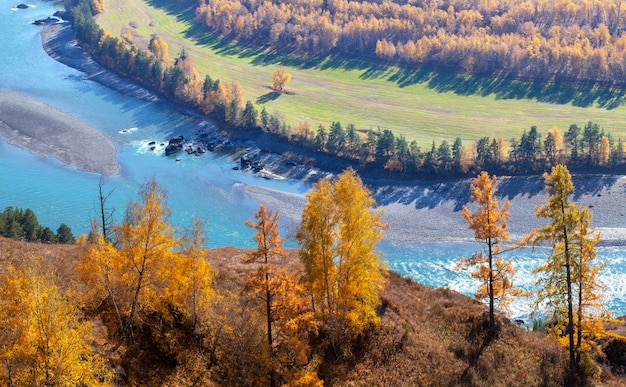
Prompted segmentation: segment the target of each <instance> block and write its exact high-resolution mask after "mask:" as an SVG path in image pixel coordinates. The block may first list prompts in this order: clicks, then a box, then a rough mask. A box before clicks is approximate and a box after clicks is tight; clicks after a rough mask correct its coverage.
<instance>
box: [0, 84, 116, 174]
mask: <svg viewBox="0 0 626 387" xmlns="http://www.w3.org/2000/svg"><path fill="white" fill-rule="evenodd" d="M0 136H2V137H3V138H4V139H5V140H6V141H7V142H8V143H9V144H12V145H16V146H19V147H21V148H24V149H26V150H28V151H29V152H31V153H35V154H38V155H42V156H46V157H54V158H56V159H58V160H60V161H62V162H63V163H64V164H66V165H70V166H74V167H76V168H78V169H80V170H83V171H87V172H93V173H99V174H102V175H117V174H118V173H119V166H118V164H117V160H116V157H115V155H116V151H115V146H114V145H113V143H112V142H111V141H110V140H109V139H108V138H107V137H106V136H104V135H103V134H102V133H100V132H99V131H97V130H96V129H95V128H93V127H91V126H89V125H87V124H86V123H84V122H82V121H80V120H78V119H76V118H74V117H72V116H70V115H69V114H67V113H64V112H62V111H60V110H58V109H55V108H53V107H51V106H49V105H46V104H44V103H42V102H38V101H35V100H33V99H30V98H28V97H25V96H23V95H21V94H17V93H13V92H7V91H0Z"/></svg>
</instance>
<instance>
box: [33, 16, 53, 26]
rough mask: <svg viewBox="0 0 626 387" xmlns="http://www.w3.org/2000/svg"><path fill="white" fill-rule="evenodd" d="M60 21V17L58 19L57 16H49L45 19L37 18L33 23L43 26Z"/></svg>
mask: <svg viewBox="0 0 626 387" xmlns="http://www.w3.org/2000/svg"><path fill="white" fill-rule="evenodd" d="M58 21H59V19H57V18H55V17H50V16H48V17H47V18H45V19H39V20H35V21H34V22H33V24H34V25H36V26H43V25H46V24H56V23H57V22H58Z"/></svg>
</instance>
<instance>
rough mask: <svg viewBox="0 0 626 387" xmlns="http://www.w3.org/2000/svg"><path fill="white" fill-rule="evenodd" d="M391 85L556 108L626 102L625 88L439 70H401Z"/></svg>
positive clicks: (615, 104)
mask: <svg viewBox="0 0 626 387" xmlns="http://www.w3.org/2000/svg"><path fill="white" fill-rule="evenodd" d="M388 80H389V81H391V82H395V83H397V84H398V86H400V87H407V86H411V85H415V84H425V85H426V86H427V87H428V88H430V89H432V90H435V91H437V92H439V93H447V92H451V93H455V94H457V95H463V96H468V95H480V96H488V95H494V96H495V97H496V99H502V100H506V99H530V100H535V101H537V102H545V103H553V104H572V105H573V106H577V107H591V106H597V107H600V108H603V109H607V110H611V109H615V108H618V107H619V106H621V105H623V104H624V103H625V102H626V98H625V93H626V90H625V89H624V88H622V87H617V86H613V85H610V84H603V83H599V82H582V81H569V80H563V79H558V78H555V77H553V78H552V79H547V80H535V81H530V80H523V79H518V78H514V77H511V76H508V75H507V74H499V75H497V76H480V75H467V74H460V73H456V72H454V71H450V70H448V71H446V70H441V69H436V68H429V67H424V66H422V67H419V68H408V67H402V68H398V69H397V71H396V72H395V73H394V74H392V75H391V76H389V78H388Z"/></svg>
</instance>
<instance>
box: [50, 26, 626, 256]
mask: <svg viewBox="0 0 626 387" xmlns="http://www.w3.org/2000/svg"><path fill="white" fill-rule="evenodd" d="M42 41H43V44H44V48H45V49H46V51H47V52H48V53H49V54H50V55H51V56H52V57H53V58H55V59H57V60H59V61H60V62H62V63H65V64H66V65H69V66H72V67H75V68H78V69H80V70H82V71H85V72H86V77H87V78H90V79H93V80H95V81H97V82H99V83H101V84H103V85H105V86H108V87H111V88H113V89H115V90H117V91H118V92H120V93H124V94H127V95H130V96H136V97H137V98H143V99H146V98H147V99H151V98H154V99H155V100H156V99H158V98H159V97H158V96H157V95H155V94H153V93H151V92H149V91H148V90H146V89H144V88H143V87H140V86H138V85H136V84H134V83H132V82H130V81H128V80H126V79H123V78H121V77H119V76H117V75H116V74H114V73H113V72H112V71H109V70H106V69H104V68H102V67H101V66H99V65H98V64H97V63H95V62H94V61H93V60H92V59H91V58H89V56H88V55H87V54H85V53H84V52H83V51H82V50H81V49H80V47H78V46H77V45H76V44H74V43H72V36H71V29H69V28H68V27H67V26H62V27H61V26H47V27H44V29H43V31H42ZM211 126H212V127H213V129H212V130H215V131H216V132H218V133H219V129H217V128H215V125H211ZM262 140H263V139H262ZM265 140H267V139H265ZM239 145H241V146H243V147H245V148H248V151H247V152H248V153H250V154H259V157H260V162H261V163H262V164H263V166H264V168H263V169H262V170H261V171H260V172H259V173H258V175H259V176H261V177H266V178H294V179H300V180H307V181H315V180H316V179H318V178H319V177H325V176H332V174H331V173H327V172H323V171H320V170H317V169H315V168H311V167H308V166H306V165H302V164H296V165H293V164H292V163H286V162H285V158H284V157H283V156H281V155H278V154H273V153H268V152H261V149H262V147H263V143H262V142H261V143H259V142H255V141H245V140H242V141H241V142H240V144H239ZM273 146H276V144H274V145H273ZM233 164H234V165H235V166H236V165H237V160H236V159H233ZM366 183H367V184H368V186H369V187H370V189H372V191H373V194H374V197H375V198H376V200H377V203H378V204H379V205H380V206H381V207H383V208H384V209H385V220H386V221H388V222H389V223H390V226H391V227H390V228H389V229H388V230H387V231H386V239H388V240H390V241H403V242H405V241H408V242H441V241H442V242H448V241H450V242H454V241H471V240H473V233H472V232H471V231H469V230H468V228H467V223H466V222H465V220H464V218H463V216H462V214H461V208H462V207H463V205H468V204H469V185H470V180H469V179H462V180H454V181H443V182H441V181H412V182H410V183H405V184H403V183H400V182H395V181H383V180H375V179H372V180H366ZM574 183H575V185H576V194H575V196H574V200H576V202H577V203H579V204H581V205H587V206H589V207H590V208H591V210H592V212H593V214H594V219H593V223H592V225H593V226H594V227H596V228H597V230H598V231H600V232H601V233H602V235H603V238H602V243H603V244H605V245H626V219H625V218H624V214H623V213H622V212H621V209H622V208H626V191H625V188H626V178H625V177H622V176H604V175H602V176H598V175H594V176H575V179H574ZM244 189H245V191H246V192H247V193H248V195H249V196H250V197H252V198H253V199H256V200H258V201H260V202H264V203H266V204H267V205H268V206H269V207H271V208H277V209H279V210H280V211H281V214H282V215H283V219H284V218H287V219H289V220H290V221H292V222H294V224H295V223H297V222H298V221H299V216H300V213H301V211H302V208H303V206H304V203H305V198H304V197H303V196H302V195H293V194H287V193H284V192H280V191H276V190H271V189H267V188H263V187H259V186H252V185H249V186H245V187H244ZM498 196H499V198H501V201H503V200H504V199H505V198H508V199H509V200H511V207H510V212H511V220H510V222H509V229H510V232H511V240H512V241H515V240H516V239H519V238H522V237H523V236H524V235H526V234H527V233H528V232H530V231H531V230H532V229H533V228H537V227H540V226H541V225H543V224H544V223H545V222H544V221H543V220H541V219H537V218H536V217H535V208H536V207H537V206H539V205H541V204H543V203H545V201H546V200H547V198H548V195H547V194H546V193H545V188H544V184H543V179H542V178H541V176H530V177H528V176H521V177H510V178H506V179H503V180H502V181H501V183H500V185H499V191H498ZM625 212H626V211H625Z"/></svg>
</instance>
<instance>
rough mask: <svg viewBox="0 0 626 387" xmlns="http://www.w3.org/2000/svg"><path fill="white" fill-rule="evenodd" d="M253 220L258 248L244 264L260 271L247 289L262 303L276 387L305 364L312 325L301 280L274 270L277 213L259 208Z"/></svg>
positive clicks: (280, 252) (278, 245) (278, 247)
mask: <svg viewBox="0 0 626 387" xmlns="http://www.w3.org/2000/svg"><path fill="white" fill-rule="evenodd" d="M254 216H255V218H256V221H253V220H249V221H247V222H246V225H247V226H249V227H252V228H254V229H256V230H257V233H256V234H255V236H254V240H255V241H256V242H257V248H256V249H255V250H254V251H252V253H250V254H249V255H248V256H247V257H246V258H245V259H244V262H245V263H257V264H258V265H259V267H258V269H257V270H254V271H251V272H250V273H249V275H248V279H247V282H246V289H248V292H249V293H250V295H252V296H255V297H256V298H260V299H261V300H262V301H263V303H264V309H265V311H264V315H265V318H266V324H267V344H268V347H269V354H270V357H271V362H270V363H269V364H270V366H271V367H272V368H271V369H270V370H269V382H270V385H276V384H277V379H278V375H280V377H281V379H283V380H286V381H289V380H291V379H293V378H294V377H296V376H295V375H296V374H297V372H296V371H297V370H298V369H300V368H301V366H302V365H303V364H306V363H307V361H308V354H309V352H310V348H309V346H308V342H307V340H308V334H309V332H311V331H312V330H313V328H314V321H313V315H312V312H311V311H310V309H308V308H307V307H306V305H307V304H308V303H307V299H306V297H305V292H304V288H303V286H302V285H301V284H300V281H299V279H300V276H299V275H298V274H297V273H295V272H290V271H289V270H288V269H287V268H285V267H277V266H276V262H275V260H276V259H277V258H280V257H283V256H284V255H285V251H284V249H283V243H284V238H281V237H280V233H279V230H278V219H279V214H278V212H277V211H276V212H275V211H271V210H267V208H266V206H265V204H261V205H260V206H259V211H258V212H256V213H255V214H254ZM298 377H300V376H298ZM309 377H311V375H309Z"/></svg>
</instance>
